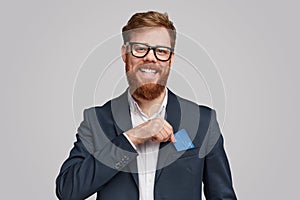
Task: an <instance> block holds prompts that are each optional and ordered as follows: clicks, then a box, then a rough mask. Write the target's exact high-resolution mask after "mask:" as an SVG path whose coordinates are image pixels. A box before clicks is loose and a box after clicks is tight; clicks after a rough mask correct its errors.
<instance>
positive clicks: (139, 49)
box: [126, 42, 174, 61]
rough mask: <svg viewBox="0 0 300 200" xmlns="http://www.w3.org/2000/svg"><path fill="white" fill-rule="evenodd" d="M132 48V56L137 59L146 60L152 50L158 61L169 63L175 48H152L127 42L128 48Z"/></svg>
mask: <svg viewBox="0 0 300 200" xmlns="http://www.w3.org/2000/svg"><path fill="white" fill-rule="evenodd" d="M128 45H129V46H130V51H131V54H132V55H133V56H134V57H136V58H144V57H145V56H146V55H147V54H148V53H149V51H150V50H151V49H152V50H153V52H154V56H155V58H156V59H157V60H160V61H168V60H170V58H171V55H172V52H173V51H174V49H173V48H170V47H165V46H155V47H153V46H150V45H147V44H144V43H139V42H126V46H128Z"/></svg>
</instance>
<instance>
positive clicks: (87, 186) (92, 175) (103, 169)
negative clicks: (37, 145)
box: [56, 110, 137, 200]
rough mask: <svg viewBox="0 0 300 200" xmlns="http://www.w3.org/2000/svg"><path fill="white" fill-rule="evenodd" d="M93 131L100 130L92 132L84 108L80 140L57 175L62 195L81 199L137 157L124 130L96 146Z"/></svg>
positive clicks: (58, 187) (70, 199) (65, 197)
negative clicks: (94, 147)
mask: <svg viewBox="0 0 300 200" xmlns="http://www.w3.org/2000/svg"><path fill="white" fill-rule="evenodd" d="M94 134H99V133H94V132H93V130H92V128H91V125H90V119H89V112H88V111H87V110H85V112H84V120H83V122H82V123H81V124H80V127H79V128H78V133H77V134H76V138H77V141H76V142H75V143H74V147H73V148H72V150H71V152H70V155H69V157H68V159H67V160H66V161H65V162H64V163H63V165H62V167H61V170H60V172H59V175H58V177H57V179H56V195H57V197H58V198H59V199H61V200H64V199H66V200H77V199H78V200H80V199H85V198H87V197H89V196H91V195H92V194H94V193H96V192H97V191H100V190H101V189H102V188H103V186H104V185H105V184H106V183H107V182H109V180H111V179H112V178H113V177H114V176H115V175H116V174H117V173H119V171H121V170H122V169H123V168H124V167H126V166H127V165H128V164H129V163H130V162H131V161H132V160H134V159H135V158H136V156H137V152H136V151H135V150H134V148H133V147H132V146H131V144H130V143H129V141H128V140H127V139H126V137H125V136H124V135H123V134H120V135H117V133H116V134H115V137H114V138H112V139H111V140H108V141H109V142H105V143H103V146H101V147H99V148H97V149H96V150H93V148H91V145H92V143H93V141H92V138H94V137H93V136H94ZM106 140H107V138H106Z"/></svg>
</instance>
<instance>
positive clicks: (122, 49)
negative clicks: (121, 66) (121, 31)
mask: <svg viewBox="0 0 300 200" xmlns="http://www.w3.org/2000/svg"><path fill="white" fill-rule="evenodd" d="M121 53H122V59H123V61H124V63H126V53H127V52H126V46H125V45H122V47H121Z"/></svg>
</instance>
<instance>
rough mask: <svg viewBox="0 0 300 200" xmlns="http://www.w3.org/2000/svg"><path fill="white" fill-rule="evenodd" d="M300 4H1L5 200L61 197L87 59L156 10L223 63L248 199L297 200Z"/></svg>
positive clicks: (242, 195)
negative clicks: (139, 15) (76, 94)
mask: <svg viewBox="0 0 300 200" xmlns="http://www.w3.org/2000/svg"><path fill="white" fill-rule="evenodd" d="M299 6H300V5H299V3H297V1H271V0H270V1H267V0H260V1H258V0H255V1H253V0H252V1H177V2H173V1H148V2H145V1H130V2H129V1H128V3H125V2H124V1H119V2H117V1H114V0H110V1H105V2H100V1H83V0H82V1H75V0H73V1H71V0H70V1H57V0H51V1H50V0H48V1H37V0H36V1H33V0H28V1H21V0H19V1H16V0H12V1H6V2H4V1H1V6H0V21H1V37H0V44H1V45H0V52H1V60H0V62H1V73H0V74H1V79H0V81H1V84H0V87H1V104H0V106H1V127H2V133H1V141H2V142H1V147H0V148H1V168H0V169H1V170H0V177H1V179H0V184H1V185H0V194H1V199H56V197H55V194H54V181H55V177H56V176H57V174H58V170H59V168H60V166H61V164H62V162H63V161H64V160H65V159H66V157H67V156H68V153H69V150H70V148H71V147H72V143H73V141H74V139H75V133H76V129H77V127H78V123H77V122H76V120H73V118H74V117H73V110H74V109H73V104H72V101H73V93H72V92H73V85H74V82H75V79H76V75H77V73H78V70H79V68H80V66H81V64H82V62H83V61H84V59H86V57H87V56H88V54H89V52H90V51H91V50H92V49H93V48H94V47H95V46H96V45H97V44H99V43H100V42H102V41H104V40H105V39H107V38H109V37H110V36H112V35H115V34H117V33H119V32H120V29H121V27H122V26H123V25H124V24H125V22H126V21H127V20H128V18H129V17H130V16H131V15H132V13H134V12H136V11H145V10H152V9H153V10H158V11H163V12H164V11H167V12H168V14H169V15H170V18H171V20H173V21H174V23H175V25H176V27H177V29H178V31H180V32H182V33H185V34H187V35H189V36H190V37H192V38H194V39H195V40H196V41H198V42H199V43H201V44H202V45H203V46H204V47H205V48H206V50H207V51H208V53H209V54H210V56H211V58H212V59H213V60H214V62H215V63H216V65H217V66H218V69H219V71H220V74H221V76H222V78H223V82H224V87H225V91H226V117H225V121H224V125H222V131H223V134H224V136H225V147H226V150H227V153H228V155H229V159H230V164H231V169H232V174H233V180H234V186H235V190H236V193H237V195H238V197H239V199H244V200H247V199H249V200H252V199H262V200H265V199H295V198H297V196H298V187H297V186H299V183H298V180H299V179H300V175H299V172H298V170H297V169H299V168H300V166H299V165H300V164H299V158H298V157H299V156H298V155H297V150H298V148H297V145H298V141H299V139H300V137H299V135H298V133H299V131H298V129H297V125H298V113H299V112H300V106H299V100H300V98H299V96H300V95H299V92H297V91H298V90H299V89H298V87H297V85H298V84H299V80H298V79H297V78H298V73H299V72H300V70H299V42H300V40H299V35H300V28H299V18H300V14H299V12H297V11H298V8H299ZM120 70H123V66H120ZM178 93H180V91H178ZM97 103H98V104H102V103H103V102H101V101H100V102H97ZM207 104H208V103H207ZM86 106H87V107H88V106H91V105H86ZM217 111H218V108H217ZM220 112H221V113H222V112H223V111H222V108H221V111H220ZM75 115H76V113H75ZM79 115H81V114H80V113H79ZM222 116H223V115H222ZM224 116H225V115H224ZM219 117H220V116H219ZM220 121H222V119H220Z"/></svg>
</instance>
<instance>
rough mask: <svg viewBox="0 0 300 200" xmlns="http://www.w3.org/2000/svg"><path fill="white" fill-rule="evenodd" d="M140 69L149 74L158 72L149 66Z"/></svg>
mask: <svg viewBox="0 0 300 200" xmlns="http://www.w3.org/2000/svg"><path fill="white" fill-rule="evenodd" d="M139 70H140V71H141V72H143V73H148V74H156V73H157V70H155V69H149V68H144V67H141V68H140V69H139Z"/></svg>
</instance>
